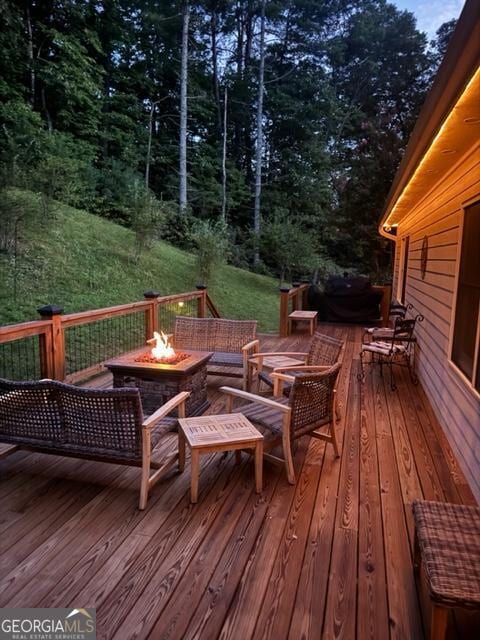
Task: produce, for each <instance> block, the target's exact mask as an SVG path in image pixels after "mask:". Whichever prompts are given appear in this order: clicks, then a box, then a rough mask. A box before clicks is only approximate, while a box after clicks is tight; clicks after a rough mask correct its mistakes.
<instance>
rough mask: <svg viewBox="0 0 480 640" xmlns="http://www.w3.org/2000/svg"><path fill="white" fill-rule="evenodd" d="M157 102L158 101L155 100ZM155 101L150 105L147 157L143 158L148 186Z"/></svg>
mask: <svg viewBox="0 0 480 640" xmlns="http://www.w3.org/2000/svg"><path fill="white" fill-rule="evenodd" d="M157 102H158V101H157ZM157 102H152V104H151V105H150V117H149V119H148V142H147V158H146V160H145V186H146V188H147V189H148V188H149V187H150V162H151V159H152V133H153V116H154V114H155V107H156V106H157Z"/></svg>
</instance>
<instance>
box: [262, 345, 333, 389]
mask: <svg viewBox="0 0 480 640" xmlns="http://www.w3.org/2000/svg"><path fill="white" fill-rule="evenodd" d="M343 345H344V342H343V341H342V340H337V338H332V337H331V336H327V335H325V334H323V333H319V332H315V334H314V336H313V338H312V341H311V343H310V349H309V351H308V355H307V358H306V360H305V364H306V365H307V366H310V367H315V366H328V367H330V366H331V365H334V364H335V363H336V362H337V361H338V358H339V356H340V351H341V350H342V348H343ZM300 372H301V371H299V372H296V371H294V370H291V371H289V374H290V375H298V373H300ZM258 377H259V378H260V380H261V381H262V382H264V383H265V384H267V385H268V386H269V387H273V379H272V377H271V372H269V371H261V372H260V373H259V374H258ZM291 388H292V385H291V384H290V383H288V382H286V383H285V384H284V386H283V393H284V395H286V396H288V395H289V394H290V390H291Z"/></svg>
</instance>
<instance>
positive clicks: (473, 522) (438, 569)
mask: <svg viewBox="0 0 480 640" xmlns="http://www.w3.org/2000/svg"><path fill="white" fill-rule="evenodd" d="M412 508H413V518H414V521H415V557H414V566H415V570H416V571H419V569H420V563H421V562H423V566H424V569H425V574H426V578H427V583H428V589H429V594H430V598H431V600H432V622H431V638H432V639H433V638H434V639H435V640H440V639H442V638H444V637H445V631H446V627H447V616H448V609H449V608H452V607H460V608H465V609H480V508H478V507H469V506H465V505H457V504H449V503H444V502H427V501H423V500H422V501H416V502H414V503H413V505H412Z"/></svg>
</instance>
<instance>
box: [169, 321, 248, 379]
mask: <svg viewBox="0 0 480 640" xmlns="http://www.w3.org/2000/svg"><path fill="white" fill-rule="evenodd" d="M256 334H257V321H256V320H229V319H226V318H190V317H186V316H177V317H176V318H175V328H174V332H173V344H174V347H175V348H176V349H192V350H193V351H212V352H213V356H212V357H211V358H210V360H209V362H208V373H209V374H210V375H220V376H228V377H231V378H242V379H243V388H244V389H248V388H249V386H250V382H249V380H248V375H249V368H248V360H249V358H250V357H251V356H252V355H253V354H255V353H257V352H258V350H259V344H260V343H259V341H258V340H257V337H256ZM238 369H241V371H238Z"/></svg>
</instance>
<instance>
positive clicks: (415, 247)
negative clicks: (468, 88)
mask: <svg viewBox="0 0 480 640" xmlns="http://www.w3.org/2000/svg"><path fill="white" fill-rule="evenodd" d="M479 156H480V154H479V149H478V146H476V147H475V148H473V149H471V150H470V152H469V153H468V154H466V155H465V156H463V158H461V159H460V160H459V161H458V162H457V164H456V166H454V167H453V169H452V170H451V171H450V173H449V174H448V175H447V176H446V177H442V179H441V180H439V182H438V183H437V184H436V185H435V186H434V188H433V189H432V190H431V191H430V192H429V193H427V194H426V195H425V196H424V197H423V199H422V201H420V202H419V203H418V204H417V205H416V206H415V208H414V209H412V210H411V211H410V212H409V214H408V215H407V216H406V217H405V218H404V219H403V220H402V222H401V223H400V224H399V227H398V231H397V250H396V252H395V266H394V281H393V288H392V298H399V296H400V287H401V281H402V265H403V256H402V255H401V254H402V244H403V243H402V238H405V237H406V236H409V237H410V243H409V256H408V270H407V280H406V289H405V291H406V293H405V303H406V304H408V303H411V304H412V305H413V307H414V309H415V311H416V312H417V313H421V314H422V315H423V316H424V318H425V320H424V321H423V322H422V323H419V324H418V325H417V328H416V335H417V341H418V343H417V350H416V366H417V372H418V376H419V378H420V381H421V383H422V386H423V388H424V389H425V391H426V393H427V395H428V397H429V399H430V401H431V403H432V406H433V408H434V411H435V413H436V416H437V418H438V420H439V422H440V424H441V425H442V427H443V429H444V431H445V434H446V436H447V438H448V440H449V442H450V445H451V446H452V448H453V450H454V452H455V454H456V456H457V458H458V461H459V463H460V465H461V466H462V469H463V472H464V473H465V476H466V477H467V480H468V482H469V484H470V486H471V489H472V491H473V492H474V494H475V496H476V498H477V500H478V501H479V502H480V396H479V394H478V393H477V392H476V391H475V390H474V389H473V387H472V386H471V385H470V384H469V383H468V381H467V380H466V379H464V378H463V377H462V375H461V373H460V372H459V371H458V370H457V369H456V367H455V365H453V364H452V363H451V362H450V349H451V339H452V329H453V320H454V311H455V292H456V286H457V275H458V273H457V272H458V265H459V258H460V242H461V231H462V224H463V207H464V206H466V205H467V204H472V203H473V202H475V201H476V200H478V199H480V161H479ZM425 236H427V237H428V263H427V270H426V274H425V278H424V279H422V275H421V266H420V265H421V261H420V256H421V249H422V242H423V239H424V237H425ZM478 246H479V251H480V238H479V239H478Z"/></svg>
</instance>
